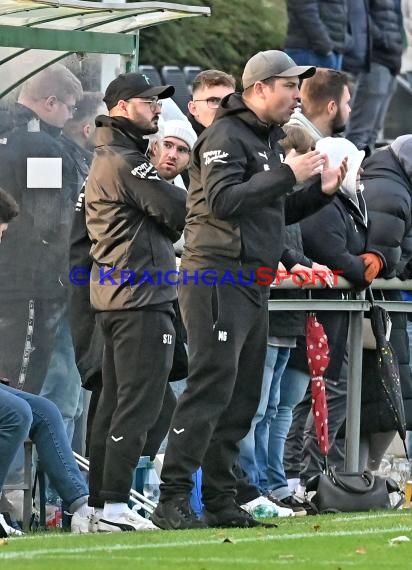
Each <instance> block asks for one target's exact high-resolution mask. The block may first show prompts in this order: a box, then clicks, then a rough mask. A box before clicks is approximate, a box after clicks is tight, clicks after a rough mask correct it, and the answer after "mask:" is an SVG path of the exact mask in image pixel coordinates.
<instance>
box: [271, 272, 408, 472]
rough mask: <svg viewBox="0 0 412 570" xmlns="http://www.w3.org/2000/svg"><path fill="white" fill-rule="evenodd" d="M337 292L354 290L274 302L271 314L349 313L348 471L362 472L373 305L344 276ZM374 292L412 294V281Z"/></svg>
mask: <svg viewBox="0 0 412 570" xmlns="http://www.w3.org/2000/svg"><path fill="white" fill-rule="evenodd" d="M273 287H274V288H275V289H298V288H299V286H298V285H295V284H294V283H293V282H292V281H291V280H290V279H288V280H284V281H282V282H281V283H280V284H279V285H273ZM306 289H323V286H322V285H321V284H320V283H319V284H316V285H311V286H305V290H306ZM334 289H345V290H348V289H349V290H351V292H350V296H351V298H350V299H336V300H335V299H334V300H319V299H273V300H272V299H271V300H270V301H269V311H276V310H278V311H279V310H282V311H283V310H289V311H292V310H293V311H315V312H318V311H348V312H349V313H350V320H349V333H348V347H349V351H348V353H349V354H348V356H349V362H348V385H347V386H348V391H347V404H346V436H345V438H346V441H345V470H347V471H358V469H359V438H360V415H361V390H362V351H363V342H362V340H363V316H364V313H365V312H366V311H368V310H369V307H370V303H369V301H367V300H366V299H365V293H364V292H362V293H355V292H353V290H352V286H351V284H350V283H349V282H348V281H346V279H344V278H343V277H338V278H337V284H336V285H335V286H334ZM372 289H373V290H379V289H381V290H384V291H388V290H395V291H399V290H402V291H412V280H408V281H401V280H400V279H375V281H374V282H373V283H372ZM375 304H376V305H379V306H380V307H383V308H384V309H386V310H387V311H391V312H404V313H408V312H412V302H408V301H382V300H376V301H375Z"/></svg>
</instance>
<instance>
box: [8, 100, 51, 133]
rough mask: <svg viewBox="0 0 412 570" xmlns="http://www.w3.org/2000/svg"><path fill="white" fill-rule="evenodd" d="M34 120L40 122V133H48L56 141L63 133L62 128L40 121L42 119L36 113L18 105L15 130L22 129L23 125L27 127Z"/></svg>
mask: <svg viewBox="0 0 412 570" xmlns="http://www.w3.org/2000/svg"><path fill="white" fill-rule="evenodd" d="M32 119H37V120H38V121H39V125H40V131H43V132H45V133H47V134H48V135H50V136H51V137H53V138H54V139H57V138H59V137H60V135H61V133H62V130H61V128H60V127H54V126H53V125H50V124H49V123H46V122H45V121H42V119H40V117H39V116H38V115H37V114H36V113H35V112H34V111H32V109H29V107H26V106H25V105H22V104H21V103H16V107H15V115H14V128H19V127H22V126H23V125H27V123H28V122H29V121H31V120H32Z"/></svg>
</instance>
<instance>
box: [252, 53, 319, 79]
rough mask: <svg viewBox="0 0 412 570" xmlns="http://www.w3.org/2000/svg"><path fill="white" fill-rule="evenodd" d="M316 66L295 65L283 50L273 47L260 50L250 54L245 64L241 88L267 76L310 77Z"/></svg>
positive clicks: (267, 77)
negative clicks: (252, 54)
mask: <svg viewBox="0 0 412 570" xmlns="http://www.w3.org/2000/svg"><path fill="white" fill-rule="evenodd" d="M315 72H316V67H312V66H310V65H296V63H295V62H294V61H293V59H292V58H291V57H289V56H288V54H287V53H285V52H284V51H279V50H275V49H271V50H267V51H260V52H259V53H257V54H255V55H254V56H252V57H251V58H250V59H249V61H248V62H247V63H246V65H245V69H244V71H243V75H242V84H243V89H247V88H248V87H250V86H251V85H254V84H255V83H256V81H263V80H265V79H269V77H301V78H302V79H305V78H306V77H312V75H314V74H315Z"/></svg>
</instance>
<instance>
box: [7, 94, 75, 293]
mask: <svg viewBox="0 0 412 570" xmlns="http://www.w3.org/2000/svg"><path fill="white" fill-rule="evenodd" d="M2 118H3V117H2ZM7 119H8V120H7V125H5V124H3V123H2V125H1V127H4V130H2V129H1V135H0V139H1V144H0V160H1V169H0V186H1V187H2V188H4V189H5V190H6V191H7V192H9V193H10V194H11V195H12V196H13V198H14V199H15V200H16V201H17V203H18V205H19V208H20V214H19V216H18V217H17V219H16V221H15V222H13V224H11V225H10V228H9V230H8V231H7V234H6V235H5V237H4V240H3V242H2V244H1V247H0V274H1V275H2V276H3V279H2V281H1V284H0V292H1V295H2V298H3V299H6V298H11V299H16V298H20V299H24V298H28V297H33V296H34V297H36V298H40V299H63V298H64V297H65V296H66V294H67V291H66V290H65V288H64V287H63V281H64V280H65V279H66V277H67V273H68V249H69V235H70V226H71V220H72V215H73V210H74V204H75V203H76V200H77V196H78V194H79V191H80V188H81V180H80V178H79V174H78V171H77V167H76V164H75V162H74V161H73V159H72V156H71V154H70V152H68V150H67V148H66V145H65V144H64V140H63V137H62V136H61V129H60V128H58V127H54V126H52V125H49V124H47V123H45V122H44V121H41V120H40V118H39V117H38V116H37V115H36V114H35V113H34V112H33V111H32V110H31V109H29V108H28V107H26V106H24V105H21V104H19V103H17V104H16V106H15V108H14V110H12V111H11V112H10V113H9V116H8V117H7ZM28 158H32V159H45V160H50V159H53V160H54V161H56V160H59V159H61V180H62V181H61V184H59V183H58V182H57V186H58V187H56V188H43V187H40V186H36V187H30V188H29V187H28V185H27V170H28ZM43 168H44V166H43Z"/></svg>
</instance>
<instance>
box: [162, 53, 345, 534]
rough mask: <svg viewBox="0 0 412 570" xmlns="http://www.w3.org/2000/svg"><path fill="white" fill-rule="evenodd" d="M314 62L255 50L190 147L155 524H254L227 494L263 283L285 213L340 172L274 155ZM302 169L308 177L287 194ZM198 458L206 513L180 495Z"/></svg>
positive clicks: (244, 425)
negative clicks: (176, 378)
mask: <svg viewBox="0 0 412 570" xmlns="http://www.w3.org/2000/svg"><path fill="white" fill-rule="evenodd" d="M314 72H315V68H313V67H299V66H296V65H295V63H294V62H293V60H292V59H290V58H289V57H288V56H287V55H286V54H285V53H283V52H280V51H275V50H270V51H265V52H260V53H258V54H256V55H255V56H253V57H252V58H251V59H250V60H249V61H248V62H247V64H246V67H245V70H244V73H243V87H244V93H243V94H242V95H240V94H238V93H232V94H230V95H228V96H226V97H224V99H223V100H222V102H221V107H220V109H219V110H218V111H217V114H216V117H215V120H214V122H213V123H212V125H211V126H210V127H209V128H208V129H206V130H205V131H204V132H203V133H202V134H201V136H200V137H199V139H198V141H197V143H196V145H195V147H194V149H193V157H192V164H191V168H190V186H189V193H188V200H187V209H188V214H187V217H186V227H185V239H186V244H185V249H184V252H183V255H182V263H181V272H182V270H183V271H185V272H186V275H187V278H186V279H185V280H183V281H182V282H181V284H180V285H179V302H180V307H181V311H182V316H183V321H184V324H185V326H186V329H187V334H188V344H189V376H188V384H187V389H186V391H185V392H184V393H183V395H182V396H181V398H180V400H179V402H178V405H177V408H176V411H175V414H174V417H173V419H172V424H171V430H170V433H169V443H168V447H167V450H166V454H165V461H164V467H163V471H162V481H163V483H162V485H161V497H160V503H159V505H158V507H157V508H156V510H155V512H154V513H153V516H152V520H153V521H154V523H155V524H156V525H157V526H160V527H161V528H166V529H182V528H196V527H199V525H204V524H206V525H208V526H213V527H234V526H237V527H250V526H256V525H259V524H260V523H259V522H257V521H256V520H255V519H253V517H252V516H251V515H249V513H247V512H246V511H244V510H243V509H241V508H240V507H238V506H237V505H236V503H235V477H234V475H233V472H232V466H233V465H234V463H235V461H236V458H237V454H238V446H237V443H238V441H239V440H240V439H242V438H243V437H244V436H245V435H246V433H247V432H248V430H249V428H250V423H251V420H252V418H253V415H254V413H255V412H256V409H257V406H258V402H259V399H260V390H261V382H262V374H263V365H264V360H265V353H266V343H267V322H268V308H267V300H268V296H269V284H270V281H271V280H272V278H273V276H274V271H276V268H277V266H278V262H279V259H280V256H281V253H282V250H283V248H284V243H283V241H284V240H283V237H284V226H285V218H286V222H287V223H295V222H297V221H298V220H299V219H301V218H302V217H303V216H305V215H306V216H307V215H310V214H312V213H313V212H315V211H316V210H318V209H319V208H321V207H322V206H323V205H325V204H327V203H329V200H330V199H331V196H332V195H333V194H334V192H336V190H337V189H338V187H339V185H340V182H341V181H342V179H343V177H344V176H345V172H346V164H345V161H344V162H343V163H342V165H341V166H340V167H339V168H337V169H336V170H332V169H330V168H329V167H328V164H327V162H326V157H325V155H321V154H320V153H319V152H317V151H312V152H309V153H307V154H305V155H301V156H297V155H296V153H294V152H292V153H290V154H289V155H288V157H287V159H285V160H284V162H283V163H282V158H283V157H282V156H281V151H280V148H279V147H278V141H279V139H281V138H282V137H283V136H284V133H283V131H282V129H281V125H283V124H284V123H286V122H287V121H288V120H289V118H290V116H291V114H292V112H293V110H294V108H295V107H296V105H297V103H298V101H299V81H300V79H302V78H304V77H308V76H310V75H313V73H314ZM322 166H323V172H322V175H321V176H319V171H320V168H321V167H322ZM312 176H313V177H314V179H313V184H312V185H310V186H309V187H308V188H307V189H305V190H303V191H300V192H294V193H292V190H293V187H294V185H295V184H296V183H302V182H305V181H306V180H308V179H309V178H311V177H312ZM263 268H264V269H263ZM262 270H264V271H267V272H268V273H267V274H266V277H267V278H264V279H261V276H262ZM211 271H213V273H214V274H215V275H216V276H217V279H215V280H214V281H212V282H209V283H207V281H206V280H205V279H204V278H203V277H200V275H204V274H205V273H204V272H209V273H210V272H211ZM268 274H269V275H270V274H271V277H270V276H269V277H268ZM199 466H202V469H203V501H204V504H205V515H204V521H199V520H197V519H196V517H195V516H194V514H193V512H192V511H191V509H190V506H189V503H188V496H189V493H190V491H191V488H192V480H191V475H192V473H194V472H195V471H196V469H197V468H198V467H199Z"/></svg>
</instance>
